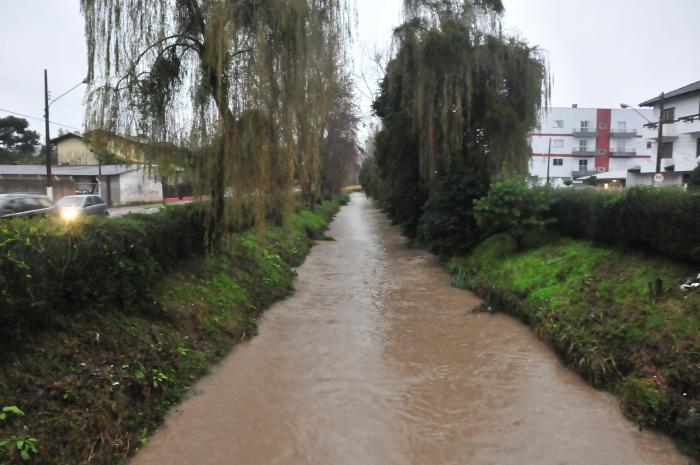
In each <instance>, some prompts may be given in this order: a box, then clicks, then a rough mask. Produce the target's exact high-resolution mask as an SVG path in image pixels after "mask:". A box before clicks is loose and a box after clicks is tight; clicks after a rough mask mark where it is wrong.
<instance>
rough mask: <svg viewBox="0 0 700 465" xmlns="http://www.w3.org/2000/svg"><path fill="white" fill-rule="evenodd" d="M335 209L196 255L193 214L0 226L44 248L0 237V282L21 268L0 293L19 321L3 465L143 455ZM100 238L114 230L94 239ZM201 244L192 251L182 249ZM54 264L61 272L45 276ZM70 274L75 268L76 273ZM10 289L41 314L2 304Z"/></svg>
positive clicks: (4, 363)
mask: <svg viewBox="0 0 700 465" xmlns="http://www.w3.org/2000/svg"><path fill="white" fill-rule="evenodd" d="M344 199H345V200H347V197H344ZM345 200H343V201H345ZM340 203H341V199H339V198H336V199H334V200H332V201H326V202H323V203H322V204H320V205H317V206H316V207H315V209H314V210H313V211H312V210H302V211H299V212H298V213H294V214H292V215H291V216H290V217H289V221H288V224H287V226H286V227H281V226H280V227H271V228H268V229H266V230H264V231H260V230H257V231H256V230H255V229H254V228H253V229H245V230H240V231H238V232H232V233H231V234H229V235H227V238H226V240H225V242H224V244H223V245H221V247H220V249H219V251H218V252H217V253H216V254H204V255H203V254H201V253H200V251H201V250H203V248H204V241H203V236H202V234H204V226H203V225H202V224H201V222H198V221H193V222H190V221H189V219H191V218H193V215H194V217H195V218H196V217H197V215H198V213H197V211H198V209H197V207H193V208H192V209H189V208H187V207H181V206H176V207H169V208H168V209H166V211H165V212H160V213H156V214H154V215H130V216H128V217H126V218H124V219H123V220H120V221H115V220H111V219H110V220H105V219H95V220H89V221H87V222H86V224H84V225H82V226H80V228H81V233H80V235H79V236H77V235H74V232H65V233H64V234H65V235H67V236H68V238H66V237H63V236H62V235H58V236H57V234H58V233H57V232H56V231H53V230H49V231H48V232H47V231H45V230H44V229H43V226H42V225H43V223H42V222H36V221H26V222H12V223H6V224H3V225H2V226H3V228H6V229H7V228H9V229H14V228H17V229H18V230H22V231H24V230H25V229H26V228H30V229H31V228H35V229H37V230H38V231H40V232H41V238H42V239H41V240H37V241H31V240H27V243H24V242H22V241H19V239H17V238H16V237H15V236H9V237H8V235H7V234H6V233H7V231H5V230H4V229H3V232H2V237H3V241H0V243H2V246H3V247H5V249H3V250H4V251H5V252H8V253H7V254H3V255H2V257H3V260H2V265H3V270H2V271H3V272H2V274H0V276H2V277H3V279H5V278H8V277H11V276H14V275H12V274H11V273H8V272H7V271H8V269H6V267H14V268H13V269H15V270H16V271H17V272H20V271H21V272H22V273H23V277H22V276H15V278H13V279H19V281H18V282H14V281H13V282H12V283H8V282H3V288H2V289H3V293H2V299H3V312H2V313H1V315H2V318H4V319H3V325H6V324H10V323H13V324H10V328H12V331H7V332H6V333H5V334H4V337H3V339H2V342H1V344H2V353H3V357H2V359H0V399H1V403H0V412H1V413H0V463H2V464H8V465H9V464H14V463H41V464H47V465H52V464H56V465H58V464H61V465H63V464H71V465H73V464H86V463H101V464H118V463H121V462H122V461H123V460H124V459H125V458H126V457H128V456H129V455H131V454H133V453H134V452H135V451H137V450H138V449H139V448H140V447H142V446H143V445H144V444H145V443H146V442H147V441H148V437H149V435H150V433H151V432H152V431H153V430H154V429H155V428H157V427H158V425H159V423H160V422H161V421H162V419H163V417H164V415H165V413H166V412H167V411H168V409H169V408H170V407H171V406H173V405H175V404H176V403H177V402H178V401H180V400H181V399H182V398H183V396H185V395H186V393H187V392H188V389H189V388H190V386H192V385H193V384H194V383H195V382H196V381H197V380H198V379H199V378H200V377H202V376H203V375H205V374H206V373H207V372H208V370H209V368H210V367H211V366H212V364H213V363H215V362H216V361H217V360H219V359H220V358H221V357H223V355H225V354H226V353H227V352H228V351H229V350H230V348H231V347H232V346H233V345H234V344H235V343H237V342H239V341H242V340H244V339H246V338H248V337H251V336H252V335H253V334H254V333H255V330H256V322H257V318H258V317H259V316H260V314H261V312H262V311H263V310H264V309H265V308H266V307H267V306H269V305H270V304H271V303H272V302H274V301H275V300H277V299H280V298H282V297H284V296H285V295H287V294H288V293H289V292H290V291H291V290H292V287H293V279H294V271H293V267H294V266H297V265H299V264H300V263H301V262H302V261H303V258H304V256H305V255H306V254H307V253H308V251H309V249H310V247H311V245H312V243H313V241H314V240H315V239H321V238H322V237H323V231H324V230H325V228H326V226H327V225H328V223H329V222H330V220H331V218H332V216H333V215H334V214H335V212H336V211H337V209H338V208H339V205H340ZM177 224H179V225H180V226H179V227H178V228H179V229H178V228H176V229H174V230H172V231H170V230H169V229H168V227H171V226H173V225H177ZM187 225H189V226H187ZM166 226H167V227H166ZM173 227H174V226H173ZM189 228H192V229H189ZM107 231H109V232H110V233H114V234H116V235H115V236H114V237H111V238H110V239H109V241H106V242H100V238H102V237H103V236H104V234H106V232H107ZM146 231H147V233H146ZM158 231H161V232H162V234H158V233H157V232H158ZM193 231H194V232H193ZM188 232H189V233H188ZM35 233H37V231H35ZM168 235H171V236H173V237H172V238H171V239H169V238H168ZM190 236H198V239H199V240H197V241H190ZM195 243H196V244H198V245H197V247H198V250H193V249H192V248H191V247H189V246H190V245H191V244H195ZM7 247H9V248H7ZM124 248H126V249H129V250H130V252H128V253H126V252H124V251H123V250H122V249H124ZM112 249H113V250H112ZM22 251H24V253H22ZM180 252H182V254H181V255H179V256H178V257H177V259H175V257H171V255H172V254H180ZM59 253H60V255H58V256H56V255H53V254H59ZM122 253H124V256H123V257H122V258H120V255H121V254H122ZM33 254H36V255H37V256H36V257H32V255H33ZM113 255H116V257H113ZM28 260H29V261H28ZM102 260H107V261H105V262H103V263H102V264H103V265H105V264H106V265H109V267H110V269H109V270H108V272H109V273H111V274H109V273H108V274H106V275H103V276H102V277H101V276H100V274H98V273H94V271H95V268H91V267H93V266H98V267H99V266H100V262H101V261H102ZM110 260H111V261H110ZM42 264H46V266H47V268H48V269H46V270H42V269H41V268H42ZM57 264H63V265H64V267H63V269H64V274H62V275H58V276H53V275H52V273H53V272H54V271H57V270H58V271H61V268H56V269H55V268H54V265H57ZM79 265H80V266H79ZM76 267H77V268H76ZM91 269H92V270H93V273H90V270H91ZM97 269H103V268H97ZM68 270H77V271H80V273H79V274H77V275H76V276H75V277H74V278H71V276H69V275H68V274H65V273H68ZM27 275H30V276H27ZM32 278H33V279H34V281H33V280H32ZM72 279H74V281H75V282H71V280H72ZM32 283H34V285H35V287H33V288H32V287H31V284H32ZM8 286H15V287H16V290H17V291H18V293H17V294H16V295H17V296H22V295H24V294H23V293H22V292H19V291H20V290H22V291H23V292H24V291H26V292H25V293H27V294H28V295H30V296H34V298H35V302H37V304H40V305H34V306H27V307H24V305H25V304H26V302H23V301H22V302H20V301H19V300H15V301H12V300H8V299H11V298H12V296H13V295H15V294H13V292H12V290H13V289H12V287H8ZM46 286H48V288H47V287H46ZM112 288H115V289H119V292H117V291H114V292H112V290H111V289H112ZM74 291H82V293H78V294H75V292H74ZM126 291H128V292H127V295H126V296H125V297H124V298H123V299H122V298H120V297H119V295H120V292H126ZM86 293H89V294H90V295H94V296H95V301H94V302H90V300H89V299H88V298H87V296H86V295H85V294H86ZM44 296H46V297H44ZM28 298H29V297H28ZM18 299H19V297H18ZM41 299H44V300H43V301H42V300H41ZM76 299H78V300H76ZM8 303H9V304H10V305H18V306H17V307H16V308H15V307H8V308H10V309H12V308H15V310H14V311H13V312H12V314H11V315H10V316H11V318H10V316H7V315H6V314H5V308H6V307H5V304H8ZM58 304H60V305H64V304H65V305H66V306H65V307H57V306H56V305H58ZM22 308H24V312H22V311H21V309H22ZM6 317H7V318H6ZM12 320H14V321H12Z"/></svg>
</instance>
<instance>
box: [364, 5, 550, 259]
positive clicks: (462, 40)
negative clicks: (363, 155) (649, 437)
mask: <svg viewBox="0 0 700 465" xmlns="http://www.w3.org/2000/svg"><path fill="white" fill-rule="evenodd" d="M405 3H406V8H405V16H406V17H407V20H406V22H405V23H404V24H403V25H401V26H400V27H399V28H397V29H396V31H395V35H394V40H395V49H396V52H395V54H394V56H393V58H392V59H391V60H390V62H389V63H388V65H387V67H386V75H385V76H384V79H383V80H382V82H381V85H380V95H379V96H378V97H377V99H376V100H375V102H374V105H373V108H374V111H375V113H376V115H377V116H378V117H379V118H380V119H381V123H382V124H381V130H380V131H379V132H378V133H377V134H376V152H375V155H374V157H373V158H370V159H368V160H367V161H366V162H365V166H364V167H363V171H362V184H363V186H365V188H366V189H367V190H368V192H370V193H371V195H372V196H373V197H375V198H376V199H377V200H378V201H379V202H380V204H381V206H382V207H383V208H385V209H386V211H387V212H388V213H389V215H390V216H391V218H392V219H393V220H394V221H395V222H396V223H398V224H400V225H401V226H402V227H403V229H404V231H405V233H406V234H408V235H409V236H410V237H412V238H415V237H418V238H419V239H420V240H422V241H423V242H424V243H426V244H427V245H428V246H429V247H431V248H432V249H433V250H435V251H438V252H440V253H449V252H454V251H455V250H454V249H453V247H459V245H458V244H464V243H465V241H466V242H467V243H470V242H471V243H472V245H473V244H474V243H476V241H477V239H478V236H473V237H465V233H470V232H476V228H475V220H474V217H473V207H472V204H473V200H475V199H476V198H478V197H480V196H482V195H484V194H485V193H486V191H487V189H488V184H489V180H490V178H491V176H493V175H495V174H498V173H503V172H509V173H513V172H523V173H524V170H525V169H526V165H527V157H528V154H529V148H528V144H527V138H526V136H527V133H528V131H529V130H530V129H531V128H532V127H533V126H534V125H535V122H536V115H537V111H538V109H539V106H540V103H541V102H542V101H543V97H546V95H547V87H546V72H545V67H544V63H543V61H542V59H541V58H540V56H539V55H538V52H537V50H536V49H533V48H531V47H529V46H527V44H525V43H522V42H519V41H517V40H514V39H510V38H507V37H504V36H503V35H502V33H501V31H500V22H499V18H500V14H501V13H502V5H501V3H500V2H499V1H466V2H465V1H446V2H430V1H407V2H405ZM455 184H457V185H455ZM455 207H456V208H457V209H458V210H459V214H458V215H452V211H451V210H452V208H455Z"/></svg>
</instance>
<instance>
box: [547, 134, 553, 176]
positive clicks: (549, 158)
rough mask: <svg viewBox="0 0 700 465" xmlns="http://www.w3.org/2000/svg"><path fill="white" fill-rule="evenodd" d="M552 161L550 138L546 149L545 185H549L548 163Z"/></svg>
mask: <svg viewBox="0 0 700 465" xmlns="http://www.w3.org/2000/svg"><path fill="white" fill-rule="evenodd" d="M551 163H552V139H551V138H550V139H549V148H548V149H547V185H548V186H549V165H550V164H551Z"/></svg>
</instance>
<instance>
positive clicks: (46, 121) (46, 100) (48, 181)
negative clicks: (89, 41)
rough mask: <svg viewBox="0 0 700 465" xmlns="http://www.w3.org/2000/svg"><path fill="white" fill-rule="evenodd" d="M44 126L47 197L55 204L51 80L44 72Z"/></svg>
mask: <svg viewBox="0 0 700 465" xmlns="http://www.w3.org/2000/svg"><path fill="white" fill-rule="evenodd" d="M44 124H45V131H46V196H47V197H48V198H49V200H51V201H52V202H53V183H52V179H51V136H50V135H49V78H48V72H47V71H46V70H44Z"/></svg>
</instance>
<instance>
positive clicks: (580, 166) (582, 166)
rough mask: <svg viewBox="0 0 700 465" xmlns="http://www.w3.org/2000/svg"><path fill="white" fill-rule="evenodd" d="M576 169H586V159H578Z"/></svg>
mask: <svg viewBox="0 0 700 465" xmlns="http://www.w3.org/2000/svg"><path fill="white" fill-rule="evenodd" d="M578 170H579V171H588V160H579V161H578Z"/></svg>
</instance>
